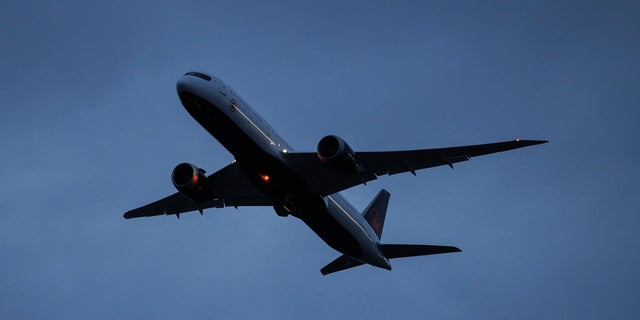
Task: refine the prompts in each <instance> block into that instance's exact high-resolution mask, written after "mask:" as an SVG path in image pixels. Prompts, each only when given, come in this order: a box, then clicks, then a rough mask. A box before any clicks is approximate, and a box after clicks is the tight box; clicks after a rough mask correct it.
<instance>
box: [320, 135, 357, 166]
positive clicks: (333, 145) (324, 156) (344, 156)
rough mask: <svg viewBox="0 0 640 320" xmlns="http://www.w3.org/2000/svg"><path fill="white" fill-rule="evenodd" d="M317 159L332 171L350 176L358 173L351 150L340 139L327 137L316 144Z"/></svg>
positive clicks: (331, 136)
mask: <svg viewBox="0 0 640 320" xmlns="http://www.w3.org/2000/svg"><path fill="white" fill-rule="evenodd" d="M318 158H319V159H320V161H322V162H323V163H325V164H326V165H328V166H330V167H331V168H333V169H334V170H336V171H338V172H341V173H345V174H351V173H356V172H358V161H357V160H356V158H355V153H354V152H353V149H351V147H350V146H349V145H348V144H347V143H346V142H345V141H344V140H343V139H342V138H340V137H338V136H333V135H329V136H326V137H324V138H322V139H320V142H318Z"/></svg>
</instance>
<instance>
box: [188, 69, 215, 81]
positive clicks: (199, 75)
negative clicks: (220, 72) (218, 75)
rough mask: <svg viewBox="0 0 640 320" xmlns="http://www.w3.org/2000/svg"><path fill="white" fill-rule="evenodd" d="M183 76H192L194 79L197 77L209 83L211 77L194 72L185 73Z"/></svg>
mask: <svg viewBox="0 0 640 320" xmlns="http://www.w3.org/2000/svg"><path fill="white" fill-rule="evenodd" d="M185 75H187V76H194V77H198V78H200V79H202V80H207V81H211V77H210V76H208V75H206V74H204V73H200V72H196V71H191V72H187V73H185Z"/></svg>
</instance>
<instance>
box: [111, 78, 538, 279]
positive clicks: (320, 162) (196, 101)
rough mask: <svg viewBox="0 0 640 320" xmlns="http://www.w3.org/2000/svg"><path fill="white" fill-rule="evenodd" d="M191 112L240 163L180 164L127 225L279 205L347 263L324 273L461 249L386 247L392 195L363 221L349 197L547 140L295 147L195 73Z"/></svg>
mask: <svg viewBox="0 0 640 320" xmlns="http://www.w3.org/2000/svg"><path fill="white" fill-rule="evenodd" d="M176 88H177V91H178V96H179V98H180V101H181V102H182V105H183V106H184V108H185V109H186V110H187V112H188V113H189V114H190V115H191V116H192V117H193V118H194V119H195V120H196V121H197V122H198V123H199V124H200V125H201V126H202V127H204V129H205V130H206V131H207V132H209V134H211V135H212V136H213V137H214V138H215V139H217V140H218V141H219V142H220V143H221V144H222V145H223V146H224V147H225V148H226V149H227V150H228V151H229V152H231V154H232V155H233V156H234V159H235V160H233V162H232V163H231V164H229V165H227V166H225V167H224V168H222V169H220V170H218V171H216V172H214V173H213V174H211V175H208V176H207V175H206V172H205V170H204V169H201V168H199V167H197V166H195V165H193V164H191V163H180V164H178V165H177V166H176V167H175V168H174V169H173V171H172V173H171V181H172V183H173V185H174V187H175V188H176V189H177V190H178V192H176V193H174V194H172V195H170V196H167V197H165V198H163V199H160V200H158V201H155V202H153V203H150V204H147V205H145V206H142V207H139V208H137V209H133V210H130V211H127V212H126V213H125V214H124V218H126V219H130V218H137V217H148V216H156V215H163V214H165V215H173V214H175V215H176V216H177V217H178V219H179V218H180V214H181V213H185V212H190V211H199V212H200V214H201V215H202V214H203V210H204V209H207V208H223V207H235V208H236V209H237V208H238V207H241V206H271V207H273V209H274V211H275V212H276V214H277V215H278V216H282V217H286V216H289V215H291V216H293V217H296V218H298V219H300V220H302V221H303V222H304V223H305V224H306V225H307V226H308V227H309V228H310V229H311V230H313V232H315V233H316V234H317V235H318V236H319V237H320V238H321V239H322V240H323V241H324V242H326V244H327V245H329V246H330V247H331V248H333V249H335V250H336V251H338V252H339V253H340V254H341V255H340V256H339V257H338V258H337V259H335V260H333V261H332V262H331V263H329V264H328V265H326V266H325V267H324V268H322V269H321V270H320V271H321V273H322V274H323V275H327V274H330V273H334V272H337V271H341V270H345V269H349V268H353V267H357V266H360V265H363V264H369V265H372V266H376V267H379V268H383V269H387V270H391V263H390V262H389V260H390V259H394V258H402V257H412V256H422V255H431V254H440V253H449V252H460V251H461V250H460V249H458V248H456V247H453V246H441V245H415V244H411V245H408V244H387V243H382V242H381V240H380V239H381V236H382V229H383V226H384V221H385V217H386V212H387V206H388V203H389V197H390V194H389V192H388V191H386V190H384V189H383V190H381V191H380V192H379V193H378V194H377V196H376V197H375V198H374V199H373V200H372V201H371V203H370V204H369V205H368V206H367V208H366V209H365V210H364V211H363V212H362V213H360V211H358V210H357V209H356V208H354V207H353V206H352V205H351V204H350V203H349V202H348V201H347V200H346V199H345V198H344V197H343V196H342V195H340V193H339V192H340V191H342V190H345V189H348V188H351V187H354V186H357V185H360V184H366V183H367V182H369V181H372V180H375V179H377V178H378V177H379V176H382V175H394V174H398V173H403V172H410V173H412V174H413V175H416V171H417V170H420V169H425V168H431V167H435V166H443V165H447V166H449V167H451V168H453V165H454V164H455V163H458V162H462V161H467V160H469V159H470V158H471V157H476V156H481V155H486V154H490V153H495V152H501V151H507V150H511V149H517V148H522V147H527V146H532V145H537V144H542V143H546V142H548V141H545V140H520V139H516V140H512V141H504V142H497V143H488V144H480V145H469V146H460V147H449V148H437V149H422V150H407V151H383V152H355V151H354V150H353V149H352V148H351V147H350V146H349V145H348V144H347V142H345V140H343V139H342V138H340V137H338V136H335V135H327V136H325V137H323V138H322V139H320V141H319V143H318V145H317V150H316V152H294V151H293V148H292V147H291V146H290V145H289V144H288V143H287V142H285V141H284V139H282V138H281V137H280V135H278V134H277V133H276V131H275V130H274V129H273V128H272V127H271V126H270V125H269V124H268V123H267V122H266V121H265V120H264V119H263V118H262V117H261V116H260V115H259V114H258V113H257V112H256V111H255V110H254V109H253V108H252V107H251V106H250V105H249V104H248V103H247V102H246V101H245V100H243V99H242V98H241V97H240V95H238V93H236V92H235V91H234V90H233V89H232V88H231V87H230V86H229V85H227V84H226V83H224V82H223V81H222V80H221V79H219V78H217V77H215V76H213V75H210V74H207V73H204V72H196V71H191V72H187V73H186V74H184V75H183V76H181V77H180V78H179V79H178V82H177V85H176Z"/></svg>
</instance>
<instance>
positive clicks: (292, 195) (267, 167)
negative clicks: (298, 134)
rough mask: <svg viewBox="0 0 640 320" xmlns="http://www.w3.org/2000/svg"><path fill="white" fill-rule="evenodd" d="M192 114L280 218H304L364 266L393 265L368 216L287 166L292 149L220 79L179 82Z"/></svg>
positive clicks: (195, 77)
mask: <svg viewBox="0 0 640 320" xmlns="http://www.w3.org/2000/svg"><path fill="white" fill-rule="evenodd" d="M177 91H178V95H179V97H180V100H181V101H182V104H183V105H184V107H185V109H186V110H187V111H188V112H189V114H190V115H191V116H192V117H193V118H194V119H195V120H196V121H197V122H198V123H199V124H200V125H201V126H202V127H203V128H205V129H206V130H207V131H208V132H209V133H210V134H211V135H212V136H213V137H214V138H216V139H217V140H218V141H219V142H220V143H221V144H222V145H223V146H224V147H225V148H226V149H227V150H229V152H231V154H233V156H234V157H235V161H236V162H237V165H238V166H239V167H240V169H241V171H242V172H243V174H244V175H245V176H246V177H247V178H248V179H249V180H250V181H252V182H253V183H254V184H255V185H256V186H258V187H259V189H260V190H261V191H262V192H264V193H265V194H266V195H268V196H269V197H270V198H271V199H272V200H273V203H274V204H275V206H274V209H275V210H276V212H277V213H278V214H279V215H287V214H290V215H292V216H295V217H297V218H299V219H301V220H302V221H303V222H304V223H305V224H306V225H307V226H309V228H311V229H312V230H313V231H314V232H315V233H316V234H317V235H318V236H319V237H320V238H321V239H322V240H324V241H325V242H326V243H327V244H328V245H329V246H330V247H332V248H333V249H335V250H337V251H339V252H341V253H343V254H345V255H347V256H349V257H351V258H353V259H355V260H357V261H360V262H363V263H367V264H371V265H374V266H378V267H381V268H385V269H390V268H391V265H390V263H389V261H388V259H387V258H385V257H384V255H383V254H382V252H381V251H380V241H379V239H378V236H377V235H376V233H375V231H374V230H373V229H372V228H371V226H370V225H369V224H368V223H367V222H366V221H365V219H364V217H363V216H362V215H361V214H360V213H359V211H358V210H356V209H355V208H354V207H353V206H352V205H351V204H350V203H349V202H347V201H346V200H345V199H344V198H343V197H342V196H341V195H340V194H339V193H335V194H331V195H328V196H325V197H323V196H321V195H320V194H319V193H318V192H316V191H314V190H313V189H312V187H310V184H309V183H307V181H305V180H304V178H302V177H301V176H300V175H299V174H297V173H296V172H295V171H294V170H293V169H292V166H291V165H289V163H288V159H287V153H288V152H290V151H292V148H291V146H290V145H289V144H288V143H287V142H285V141H284V139H282V138H281V137H280V135H278V134H277V132H276V131H275V130H274V129H273V128H272V127H271V126H270V125H269V124H268V123H267V122H266V121H265V120H264V119H263V118H262V117H261V116H260V115H259V114H258V113H257V112H255V110H254V109H253V108H251V106H250V105H249V104H248V103H246V102H245V101H244V100H243V99H242V97H240V95H238V94H237V93H236V92H235V91H234V90H233V89H232V88H231V87H229V86H228V85H226V84H225V83H224V82H223V81H222V80H220V79H218V78H216V77H213V76H209V75H205V74H201V73H197V72H189V73H187V74H185V75H184V76H182V77H181V78H180V79H179V80H178V83H177Z"/></svg>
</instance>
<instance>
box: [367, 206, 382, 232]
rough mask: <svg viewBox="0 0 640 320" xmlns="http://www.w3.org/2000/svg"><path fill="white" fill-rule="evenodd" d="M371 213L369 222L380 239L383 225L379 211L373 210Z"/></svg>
mask: <svg viewBox="0 0 640 320" xmlns="http://www.w3.org/2000/svg"><path fill="white" fill-rule="evenodd" d="M370 212H371V221H369V224H370V225H371V228H372V229H373V231H375V232H376V234H377V235H378V237H380V235H382V224H381V223H380V220H378V210H376V208H371V211H370Z"/></svg>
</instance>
